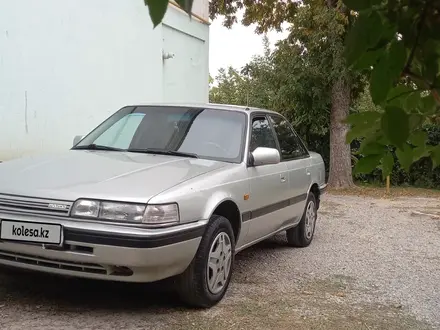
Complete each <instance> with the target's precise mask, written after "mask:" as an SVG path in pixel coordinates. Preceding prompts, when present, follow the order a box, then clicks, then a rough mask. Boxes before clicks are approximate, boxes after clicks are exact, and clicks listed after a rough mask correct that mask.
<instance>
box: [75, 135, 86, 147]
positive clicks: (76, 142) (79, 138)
mask: <svg viewBox="0 0 440 330" xmlns="http://www.w3.org/2000/svg"><path fill="white" fill-rule="evenodd" d="M83 137H84V136H82V135H77V136H75V137H74V138H73V146H76V145H77V144H78V142H79V141H81V140H82V138H83Z"/></svg>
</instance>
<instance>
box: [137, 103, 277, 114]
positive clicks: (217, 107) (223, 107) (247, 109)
mask: <svg viewBox="0 0 440 330" xmlns="http://www.w3.org/2000/svg"><path fill="white" fill-rule="evenodd" d="M133 106H156V107H185V108H186V107H188V108H204V109H213V110H227V111H238V112H245V113H252V112H265V113H273V114H279V113H278V112H275V111H271V110H267V109H262V108H255V107H247V106H242V105H233V104H218V103H141V104H133Z"/></svg>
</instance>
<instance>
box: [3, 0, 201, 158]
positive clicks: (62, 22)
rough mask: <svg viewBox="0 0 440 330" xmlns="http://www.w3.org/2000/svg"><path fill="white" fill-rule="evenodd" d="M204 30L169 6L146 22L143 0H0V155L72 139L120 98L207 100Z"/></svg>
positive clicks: (49, 148) (60, 145) (60, 146)
mask: <svg viewBox="0 0 440 330" xmlns="http://www.w3.org/2000/svg"><path fill="white" fill-rule="evenodd" d="M200 1H201V0H199V2H200ZM203 1H204V2H205V6H207V3H208V1H207V0H206V1H205V0H203ZM202 7H203V6H201V5H200V8H202ZM170 31H172V32H171V33H170ZM208 39H209V28H208V25H207V24H205V23H202V22H201V21H200V20H197V19H191V20H190V19H189V17H188V16H187V15H186V14H185V13H183V12H182V11H181V10H180V9H178V8H176V7H175V6H172V5H170V7H169V10H168V13H167V15H166V17H165V19H164V24H163V25H160V26H159V27H157V28H156V29H154V30H153V27H152V24H151V21H150V18H149V14H148V9H147V8H146V7H145V6H144V4H143V0H123V1H121V0H93V1H90V0H63V1H59V0H38V1H35V0H14V1H1V2H0V160H7V159H10V158H15V157H19V156H22V155H28V154H35V153H42V152H44V153H45V152H54V151H55V152H56V151H61V150H65V149H67V148H70V147H71V144H72V139H73V137H74V136H75V135H77V134H85V133H87V132H88V131H90V130H91V129H93V128H94V127H95V126H96V125H98V124H99V123H100V122H101V121H103V120H104V119H105V118H106V117H108V116H109V115H110V114H111V113H113V112H114V111H116V110H118V109H119V108H120V107H122V106H124V105H126V104H134V103H139V102H142V103H144V102H161V101H185V102H206V101H207V100H208V76H209V73H208V47H209V45H208ZM182 40H185V43H186V42H189V43H190V44H191V45H193V46H194V47H184V42H183V41H182ZM190 41H191V42H190ZM176 44H178V45H180V46H179V47H176V46H175V45H176ZM194 49H196V51H195V50H194ZM163 52H173V53H175V56H174V58H172V59H168V60H163V59H162V54H163ZM173 68H174V69H173ZM183 74H184V75H183ZM187 85H192V88H187V89H185V90H181V89H179V86H187ZM178 91H180V92H178Z"/></svg>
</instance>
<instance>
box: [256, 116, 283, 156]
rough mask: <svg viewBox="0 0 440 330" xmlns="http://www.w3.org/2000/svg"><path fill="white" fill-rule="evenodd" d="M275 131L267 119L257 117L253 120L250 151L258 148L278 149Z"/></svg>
mask: <svg viewBox="0 0 440 330" xmlns="http://www.w3.org/2000/svg"><path fill="white" fill-rule="evenodd" d="M275 141H276V140H275V137H274V135H273V131H272V129H271V127H270V124H269V121H268V120H267V118H266V117H255V118H254V119H252V135H251V143H250V148H249V149H250V151H251V152H252V151H254V150H255V149H257V148H258V147H266V148H275V149H276V148H277V144H276V142H275Z"/></svg>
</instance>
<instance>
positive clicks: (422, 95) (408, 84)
mask: <svg viewBox="0 0 440 330" xmlns="http://www.w3.org/2000/svg"><path fill="white" fill-rule="evenodd" d="M344 3H345V4H346V5H347V6H348V7H349V8H350V9H352V12H351V18H350V19H351V20H353V22H354V23H353V26H352V28H351V29H350V31H349V34H348V36H347V39H346V48H345V49H346V50H345V55H346V58H347V61H348V64H349V65H350V66H351V67H352V68H354V69H357V70H361V71H363V72H366V73H367V74H368V75H369V77H370V78H369V86H370V93H371V98H372V101H373V102H374V104H375V105H376V106H377V108H376V109H377V110H378V112H375V113H374V114H373V113H370V114H371V115H368V113H369V112H367V115H365V114H353V115H352V116H351V117H350V118H348V122H349V123H350V124H352V129H351V132H350V134H349V135H348V137H347V139H348V141H350V139H352V138H354V137H362V136H367V137H369V138H368V139H365V141H366V142H365V146H364V148H363V151H362V152H363V154H364V155H365V156H366V158H367V157H368V163H369V167H368V168H365V169H364V168H359V172H364V173H365V172H366V171H367V172H368V171H370V169H371V168H375V167H376V166H377V165H379V164H381V168H382V170H383V172H384V173H383V174H384V175H388V174H389V173H390V172H391V169H392V165H393V163H394V158H393V157H391V152H392V150H394V148H397V150H396V152H395V154H396V155H397V159H398V161H399V162H400V164H401V166H402V167H403V168H405V169H406V171H409V169H410V166H411V164H413V163H414V162H416V161H418V160H419V159H420V158H423V157H431V159H432V161H433V164H434V167H435V166H439V165H440V146H439V145H438V144H437V145H429V144H427V141H428V135H427V134H426V132H425V131H424V127H425V125H426V124H427V123H432V124H438V123H439V118H440V115H439V105H440V97H439V90H440V70H439V69H440V16H439V10H440V1H438V0H425V1H422V0H420V1H409V0H386V1H382V0H344ZM368 146H377V148H374V147H368ZM378 146H381V147H380V148H379V147H378ZM370 156H371V157H370ZM372 156H374V157H372Z"/></svg>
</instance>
